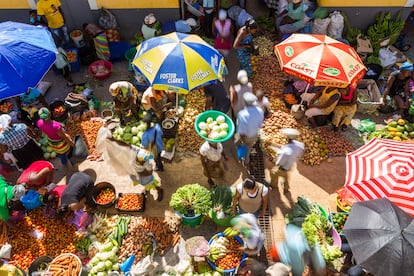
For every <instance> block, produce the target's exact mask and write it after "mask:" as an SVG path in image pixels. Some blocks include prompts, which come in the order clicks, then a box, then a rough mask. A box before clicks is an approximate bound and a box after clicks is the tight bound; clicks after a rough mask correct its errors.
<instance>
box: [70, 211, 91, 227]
mask: <svg viewBox="0 0 414 276" xmlns="http://www.w3.org/2000/svg"><path fill="white" fill-rule="evenodd" d="M74 215H75V216H74V217H73V219H71V220H68V223H71V224H73V225H75V227H76V229H77V230H79V229H84V228H86V227H88V225H89V224H91V223H92V222H93V215H91V214H89V213H88V212H85V211H83V210H78V211H76V212H75V213H74Z"/></svg>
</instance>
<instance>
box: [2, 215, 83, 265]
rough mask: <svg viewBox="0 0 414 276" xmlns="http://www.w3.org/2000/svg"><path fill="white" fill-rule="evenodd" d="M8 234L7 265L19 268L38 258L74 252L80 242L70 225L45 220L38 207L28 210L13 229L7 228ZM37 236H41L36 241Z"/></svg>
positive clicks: (72, 226)
mask: <svg viewBox="0 0 414 276" xmlns="http://www.w3.org/2000/svg"><path fill="white" fill-rule="evenodd" d="M67 218H69V217H67ZM8 235H9V236H8V238H9V243H10V244H11V246H12V254H11V261H10V263H11V264H13V265H15V266H17V267H20V268H22V269H27V268H28V267H29V265H30V264H31V263H32V262H33V261H34V260H35V259H37V258H38V257H40V256H50V257H56V256H57V255H59V254H61V253H75V252H76V248H75V244H76V242H77V241H78V240H79V239H80V237H79V236H78V235H77V234H76V227H75V226H74V225H73V224H67V223H65V222H58V221H57V220H55V219H50V218H47V217H45V216H44V215H43V209H42V208H37V209H34V210H30V211H28V213H27V216H25V217H24V220H23V221H21V222H18V223H17V229H12V228H10V229H9V233H8ZM40 236H43V237H42V238H41V239H38V238H36V237H40Z"/></svg>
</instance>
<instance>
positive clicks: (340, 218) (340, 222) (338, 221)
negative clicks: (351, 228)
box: [332, 213, 349, 234]
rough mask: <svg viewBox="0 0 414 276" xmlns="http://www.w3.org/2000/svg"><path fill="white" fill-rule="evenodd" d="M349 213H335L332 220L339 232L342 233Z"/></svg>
mask: <svg viewBox="0 0 414 276" xmlns="http://www.w3.org/2000/svg"><path fill="white" fill-rule="evenodd" d="M348 216H349V214H348V213H333V214H332V222H333V225H334V228H335V230H336V231H338V233H339V234H341V233H342V228H344V225H345V222H346V220H347V219H348Z"/></svg>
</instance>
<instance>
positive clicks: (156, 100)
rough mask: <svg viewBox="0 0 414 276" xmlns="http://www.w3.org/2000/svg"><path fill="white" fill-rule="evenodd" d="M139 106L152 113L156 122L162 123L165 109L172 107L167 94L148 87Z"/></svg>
mask: <svg viewBox="0 0 414 276" xmlns="http://www.w3.org/2000/svg"><path fill="white" fill-rule="evenodd" d="M141 105H142V107H143V108H144V109H145V110H147V111H151V112H153V113H154V114H155V115H156V116H157V118H158V120H160V121H162V120H163V119H164V111H165V109H166V108H168V107H170V106H172V102H169V98H168V95H167V93H165V92H164V91H162V90H156V89H154V88H152V86H150V87H148V88H147V90H145V91H144V94H142V100H141Z"/></svg>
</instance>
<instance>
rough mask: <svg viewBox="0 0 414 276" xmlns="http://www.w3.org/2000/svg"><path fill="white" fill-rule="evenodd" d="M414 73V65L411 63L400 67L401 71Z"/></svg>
mask: <svg viewBox="0 0 414 276" xmlns="http://www.w3.org/2000/svg"><path fill="white" fill-rule="evenodd" d="M403 70H405V71H413V64H412V63H411V62H408V61H406V62H404V63H403V64H401V66H400V71H403Z"/></svg>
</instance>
